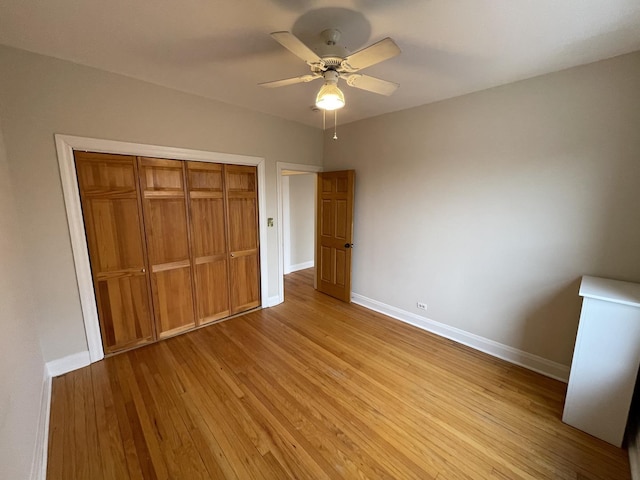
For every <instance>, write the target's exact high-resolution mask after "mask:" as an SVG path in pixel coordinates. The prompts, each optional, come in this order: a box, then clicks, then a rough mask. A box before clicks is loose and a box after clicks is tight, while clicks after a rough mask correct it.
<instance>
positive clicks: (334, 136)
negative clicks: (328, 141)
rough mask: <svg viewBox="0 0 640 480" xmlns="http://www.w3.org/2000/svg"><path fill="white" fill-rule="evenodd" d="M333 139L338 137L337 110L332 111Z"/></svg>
mask: <svg viewBox="0 0 640 480" xmlns="http://www.w3.org/2000/svg"><path fill="white" fill-rule="evenodd" d="M333 139H334V140H337V139H338V110H334V111H333Z"/></svg>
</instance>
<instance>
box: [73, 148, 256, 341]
mask: <svg viewBox="0 0 640 480" xmlns="http://www.w3.org/2000/svg"><path fill="white" fill-rule="evenodd" d="M74 155H75V162H76V171H77V177H78V186H79V189H80V198H81V203H82V211H83V218H84V225H85V231H86V235H87V246H88V248H89V258H90V261H91V271H92V276H93V284H94V290H95V294H96V304H97V307H98V317H99V321H100V329H101V333H102V342H103V346H104V350H105V353H114V352H117V351H120V350H125V349H129V348H132V347H136V346H138V345H142V344H145V343H150V342H153V341H156V340H159V339H162V338H165V337H169V336H172V335H176V334H179V333H182V332H185V331H188V330H191V329H193V328H195V327H198V326H201V325H204V324H207V323H211V322H214V321H216V320H220V319H223V318H226V317H229V316H230V315H234V314H237V313H241V312H244V311H247V310H250V309H252V308H255V307H258V306H259V305H260V262H259V234H258V202H257V200H258V196H257V177H256V168H255V167H248V166H239V165H223V164H216V163H208V162H191V161H182V160H171V159H160V158H148V157H134V156H127V155H111V154H104V153H89V152H75V154H74Z"/></svg>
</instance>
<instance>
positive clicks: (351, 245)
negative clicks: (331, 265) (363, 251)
mask: <svg viewBox="0 0 640 480" xmlns="http://www.w3.org/2000/svg"><path fill="white" fill-rule="evenodd" d="M344 248H353V243H345V244H344Z"/></svg>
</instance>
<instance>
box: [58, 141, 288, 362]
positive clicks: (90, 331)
mask: <svg viewBox="0 0 640 480" xmlns="http://www.w3.org/2000/svg"><path fill="white" fill-rule="evenodd" d="M55 141H56V151H57V153H58V165H59V167H60V180H61V181H62V191H63V195H64V204H65V209H66V211H67V224H68V226H69V235H70V237H71V249H72V253H73V262H74V267H75V271H76V279H77V281H78V292H79V294H80V306H81V309H82V317H83V320H84V329H85V334H86V336H87V346H88V348H89V356H90V358H91V363H93V362H97V361H99V360H102V359H103V358H104V350H103V348H102V336H101V334H100V323H99V320H98V309H97V305H96V296H95V292H94V289H93V280H92V276H91V265H90V263H89V251H88V249H87V240H86V238H87V237H86V232H85V228H84V221H83V217H82V206H81V204H80V193H79V190H78V179H77V175H76V169H75V164H74V157H73V152H74V150H85V151H91V152H100V153H115V154H122V155H135V156H140V157H155V158H169V159H174V160H192V161H198V162H209V163H226V164H234V165H250V166H255V167H257V173H258V211H259V213H258V216H259V230H260V301H261V304H262V307H267V306H269V305H268V293H269V285H268V280H269V272H268V269H267V265H268V259H267V202H266V174H265V159H264V158H263V157H252V156H248V155H236V154H230V153H218V152H210V151H206V150H192V149H187V148H176V147H165V146H159V145H148V144H142V143H130V142H120V141H115V140H104V139H99V138H89V137H76V136H73V135H61V134H56V135H55ZM281 295H282V293H281Z"/></svg>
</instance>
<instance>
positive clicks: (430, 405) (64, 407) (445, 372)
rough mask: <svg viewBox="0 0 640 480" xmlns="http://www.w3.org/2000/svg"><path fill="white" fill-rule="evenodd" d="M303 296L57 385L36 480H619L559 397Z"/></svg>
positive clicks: (296, 281) (599, 445) (470, 353)
mask: <svg viewBox="0 0 640 480" xmlns="http://www.w3.org/2000/svg"><path fill="white" fill-rule="evenodd" d="M312 282H313V280H312V271H311V270H307V271H302V272H297V273H294V274H291V275H288V276H287V277H286V302H285V303H284V304H283V305H279V306H277V307H274V308H270V309H265V310H261V311H257V312H252V313H249V314H247V315H244V316H242V317H238V318H235V319H232V320H229V321H227V322H223V323H218V324H215V325H212V326H209V327H206V328H203V329H200V330H197V331H194V332H191V333H187V334H185V335H182V336H179V337H174V338H171V339H168V340H165V341H162V342H159V343H157V344H153V345H149V346H146V347H143V348H139V349H137V350H132V351H129V352H127V353H123V354H120V355H116V356H114V357H111V358H108V359H106V360H104V361H102V362H98V363H96V364H93V365H91V366H90V367H87V368H84V369H82V370H78V371H75V372H72V373H69V374H67V375H64V376H62V377H59V378H56V379H54V382H53V399H52V408H51V424H50V438H49V464H48V478H49V479H50V480H56V479H65V480H70V479H83V480H84V479H91V480H95V479H103V478H104V479H118V480H121V479H127V478H132V479H140V478H145V479H154V478H158V479H165V478H173V479H189V480H191V479H198V478H202V479H209V478H230V479H233V478H237V479H241V480H245V479H286V478H298V479H327V478H357V479H363V478H371V479H374V478H383V479H420V480H427V479H438V480H443V479H460V478H472V479H482V478H496V479H574V480H575V479H616V480H621V479H628V478H630V474H629V462H628V459H627V452H626V451H625V450H622V449H618V448H615V447H613V446H611V445H608V444H606V443H604V442H602V441H600V440H597V439H595V438H593V437H591V436H589V435H587V434H585V433H582V432H580V431H578V430H576V429H574V428H571V427H569V426H567V425H564V424H563V423H562V422H561V421H560V417H561V414H562V405H563V400H564V395H565V388H566V387H565V385H564V384H562V383H560V382H558V381H555V380H552V379H549V378H546V377H543V376H541V375H538V374H536V373H533V372H530V371H527V370H525V369H522V368H519V367H516V366H513V365H510V364H508V363H506V362H503V361H501V360H497V359H495V358H493V357H490V356H487V355H485V354H482V353H479V352H476V351H474V350H471V349H469V348H466V347H463V346H460V345H458V344H456V343H454V342H451V341H448V340H445V339H442V338H439V337H437V336H434V335H431V334H429V333H426V332H423V331H421V330H419V329H416V328H413V327H411V326H408V325H405V324H402V323H400V322H398V321H396V320H392V319H389V318H386V317H384V316H382V315H379V314H377V313H374V312H371V311H369V310H366V309H364V308H361V307H359V306H356V305H348V304H344V303H341V302H339V301H337V300H333V299H332V298H330V297H327V296H325V295H323V294H320V293H317V292H315V291H314V290H313V288H312V287H311V285H312Z"/></svg>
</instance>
